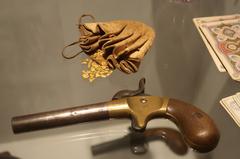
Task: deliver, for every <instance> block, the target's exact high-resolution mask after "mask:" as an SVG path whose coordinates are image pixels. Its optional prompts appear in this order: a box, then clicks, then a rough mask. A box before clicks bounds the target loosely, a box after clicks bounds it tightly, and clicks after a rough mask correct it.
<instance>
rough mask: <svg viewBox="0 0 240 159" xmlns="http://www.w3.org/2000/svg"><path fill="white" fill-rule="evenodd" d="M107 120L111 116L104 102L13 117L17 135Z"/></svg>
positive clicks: (13, 127) (14, 129)
mask: <svg viewBox="0 0 240 159" xmlns="http://www.w3.org/2000/svg"><path fill="white" fill-rule="evenodd" d="M107 119H109V114H108V110H107V106H106V103H105V102H104V103H98V104H91V105H86V106H78V107H73V108H67V109H61V110H55V111H49V112H42V113H37V114H29V115H24V116H17V117H13V118H12V129H13V132H14V133H15V134H17V133H23V132H28V131H33V130H41V129H48V128H54V127H59V126H65V125H72V124H77V123H82V122H88V121H96V120H107Z"/></svg>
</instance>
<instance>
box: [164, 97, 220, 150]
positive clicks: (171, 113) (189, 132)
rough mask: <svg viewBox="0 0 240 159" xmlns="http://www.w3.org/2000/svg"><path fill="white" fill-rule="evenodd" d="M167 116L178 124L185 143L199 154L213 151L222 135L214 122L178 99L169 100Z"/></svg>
mask: <svg viewBox="0 0 240 159" xmlns="http://www.w3.org/2000/svg"><path fill="white" fill-rule="evenodd" d="M166 116H167V118H168V119H170V120H171V121H173V122H174V123H176V125H177V126H178V128H179V129H180V130H181V132H182V134H183V137H184V139H185V141H186V142H187V143H188V145H189V146H190V147H192V148H193V149H195V150H197V151H199V152H209V151H211V150H213V149H214V148H215V147H216V146H217V144H218V141H219V138H220V134H219V131H218V129H217V127H216V125H215V124H214V122H213V120H212V119H211V118H210V117H209V116H208V115H207V114H206V113H204V112H203V111H201V110H199V109H198V108H196V107H195V106H193V105H190V104H188V103H185V102H182V101H180V100H176V99H169V102H168V106H167V112H166Z"/></svg>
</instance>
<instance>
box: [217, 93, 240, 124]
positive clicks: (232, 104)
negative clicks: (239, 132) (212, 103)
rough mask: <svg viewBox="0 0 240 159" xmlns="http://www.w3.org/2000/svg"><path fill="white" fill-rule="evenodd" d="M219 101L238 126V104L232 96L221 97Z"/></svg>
mask: <svg viewBox="0 0 240 159" xmlns="http://www.w3.org/2000/svg"><path fill="white" fill-rule="evenodd" d="M220 103H221V105H222V106H223V107H224V108H225V110H226V111H227V112H228V114H229V115H230V116H231V117H232V119H233V120H234V121H235V123H236V124H237V125H238V126H239V127H240V106H239V105H238V104H237V103H236V101H235V100H234V99H233V96H230V97H227V98H223V99H222V100H221V101H220Z"/></svg>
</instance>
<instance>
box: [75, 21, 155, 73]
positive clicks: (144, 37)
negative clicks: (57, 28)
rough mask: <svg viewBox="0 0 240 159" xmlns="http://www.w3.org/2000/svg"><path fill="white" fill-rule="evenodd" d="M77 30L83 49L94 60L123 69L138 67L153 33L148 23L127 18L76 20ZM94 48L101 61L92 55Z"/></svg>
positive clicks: (125, 70)
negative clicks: (99, 54) (92, 20)
mask: <svg viewBox="0 0 240 159" xmlns="http://www.w3.org/2000/svg"><path fill="white" fill-rule="evenodd" d="M79 31H80V34H81V35H80V38H79V46H80V48H81V49H82V50H83V52H85V53H86V54H87V55H89V56H90V58H92V60H94V61H96V62H97V63H98V64H101V63H106V64H107V65H108V67H109V68H111V69H115V68H117V69H119V70H120V71H122V72H125V73H134V72H137V71H138V68H139V66H140V63H141V60H142V59H143V57H144V56H145V54H146V53H147V51H148V50H149V49H150V47H151V45H152V43H153V40H154V37H155V33H154V31H153V29H152V28H151V27H149V26H147V25H146V24H143V23H141V22H137V21H131V20H116V21H110V22H95V23H83V24H81V23H80V24H79ZM97 52H101V53H102V55H101V56H102V57H103V58H100V59H101V61H99V60H97V59H96V58H94V57H95V56H93V55H94V54H96V53H97ZM102 60H103V61H104V62H103V61H102Z"/></svg>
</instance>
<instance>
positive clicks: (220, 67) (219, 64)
mask: <svg viewBox="0 0 240 159" xmlns="http://www.w3.org/2000/svg"><path fill="white" fill-rule="evenodd" d="M193 22H194V24H195V26H196V28H197V30H198V32H199V34H200V36H201V37H202V40H203V42H204V44H205V45H206V47H207V49H208V52H209V54H210V55H211V57H212V59H213V62H214V63H215V65H216V66H217V68H218V70H219V71H220V72H226V69H225V68H224V66H223V64H222V62H221V61H220V59H219V58H218V56H217V55H216V54H215V52H214V50H213V48H212V47H211V45H210V44H209V42H208V40H207V39H206V37H205V35H204V33H203V32H202V30H201V29H200V26H201V25H202V23H201V20H200V18H194V19H193Z"/></svg>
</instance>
